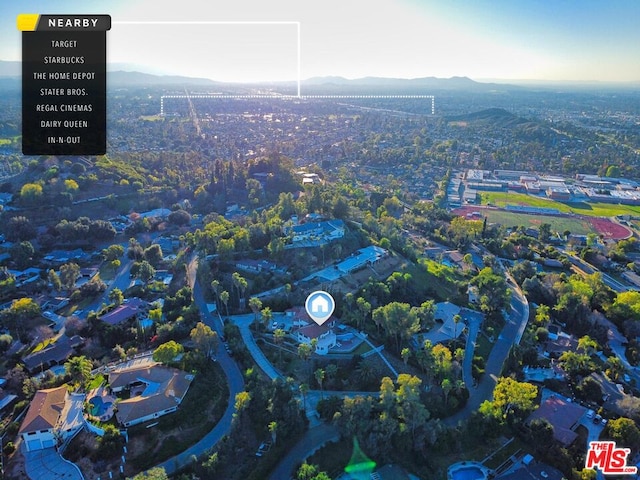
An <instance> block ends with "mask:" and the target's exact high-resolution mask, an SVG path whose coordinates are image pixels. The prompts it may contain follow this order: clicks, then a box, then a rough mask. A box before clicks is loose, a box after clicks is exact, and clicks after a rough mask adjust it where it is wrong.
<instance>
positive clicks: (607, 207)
mask: <svg viewBox="0 0 640 480" xmlns="http://www.w3.org/2000/svg"><path fill="white" fill-rule="evenodd" d="M480 198H481V200H480V202H481V204H482V205H494V206H496V207H506V206H507V205H522V206H530V207H541V208H554V209H556V210H559V211H560V212H563V213H574V214H576V215H584V216H588V217H615V216H616V215H634V216H640V206H636V205H617V204H610V203H587V202H574V203H570V202H558V201H556V200H551V199H548V198H543V197H537V196H533V195H526V194H524V193H515V192H483V193H481V194H480Z"/></svg>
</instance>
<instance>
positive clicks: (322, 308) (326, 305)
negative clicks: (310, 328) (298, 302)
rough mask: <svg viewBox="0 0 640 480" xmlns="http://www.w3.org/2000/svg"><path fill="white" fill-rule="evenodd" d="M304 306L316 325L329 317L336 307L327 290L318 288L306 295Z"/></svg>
mask: <svg viewBox="0 0 640 480" xmlns="http://www.w3.org/2000/svg"><path fill="white" fill-rule="evenodd" d="M304 307H305V308H306V310H307V314H308V315H309V316H310V317H311V319H312V320H313V321H314V322H316V323H317V324H318V325H322V324H323V323H324V322H326V321H327V320H329V318H331V315H332V314H333V311H334V310H335V309H336V302H335V300H334V299H333V297H332V296H331V295H329V294H328V293H327V292H324V291H322V290H318V291H316V292H313V293H312V294H310V295H309V296H308V297H307V300H306V302H304Z"/></svg>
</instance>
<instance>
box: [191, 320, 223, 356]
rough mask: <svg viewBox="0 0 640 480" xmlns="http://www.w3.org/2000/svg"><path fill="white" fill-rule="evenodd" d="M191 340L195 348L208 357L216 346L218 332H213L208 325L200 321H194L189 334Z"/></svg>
mask: <svg viewBox="0 0 640 480" xmlns="http://www.w3.org/2000/svg"><path fill="white" fill-rule="evenodd" d="M190 337H191V340H193V343H194V344H195V345H196V348H197V349H198V350H199V351H200V352H201V353H202V354H203V355H204V356H205V358H209V357H210V356H211V353H212V352H215V351H216V350H217V348H218V342H219V339H218V333H217V332H214V331H213V330H212V329H211V327H210V326H209V325H205V324H204V323H202V322H198V323H196V326H195V327H193V329H192V330H191V334H190Z"/></svg>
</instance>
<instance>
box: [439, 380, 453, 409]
mask: <svg viewBox="0 0 640 480" xmlns="http://www.w3.org/2000/svg"><path fill="white" fill-rule="evenodd" d="M440 386H441V387H442V393H444V404H445V406H446V405H448V404H449V393H450V392H451V390H452V389H453V384H452V383H451V380H449V379H448V378H445V379H444V380H442V383H441V384H440Z"/></svg>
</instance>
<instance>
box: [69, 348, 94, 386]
mask: <svg viewBox="0 0 640 480" xmlns="http://www.w3.org/2000/svg"><path fill="white" fill-rule="evenodd" d="M64 369H65V371H66V372H67V374H68V375H70V376H71V379H72V380H73V381H74V382H75V383H77V384H78V385H79V386H80V388H82V389H84V388H85V386H86V385H87V383H88V382H89V380H90V379H91V370H92V369H93V364H92V363H91V360H89V359H88V358H87V357H85V356H84V355H82V356H79V357H72V358H70V359H69V360H67V361H66V362H65V364H64Z"/></svg>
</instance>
